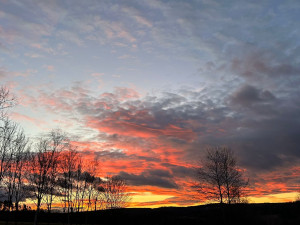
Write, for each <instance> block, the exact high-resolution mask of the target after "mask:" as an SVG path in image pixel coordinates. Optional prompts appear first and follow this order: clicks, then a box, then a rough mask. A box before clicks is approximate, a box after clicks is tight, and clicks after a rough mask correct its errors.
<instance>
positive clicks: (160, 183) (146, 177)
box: [118, 170, 177, 188]
mask: <svg viewBox="0 0 300 225" xmlns="http://www.w3.org/2000/svg"><path fill="white" fill-rule="evenodd" d="M118 175H119V176H121V177H122V178H123V179H125V180H126V181H127V182H128V183H129V184H130V185H135V186H145V185H150V186H156V187H162V188H177V185H176V183H175V182H174V181H173V180H172V179H170V178H172V175H171V174H170V173H169V172H168V171H164V170H148V171H144V172H143V173H141V174H139V175H135V174H130V173H126V172H124V171H121V172H120V173H119V174H118Z"/></svg>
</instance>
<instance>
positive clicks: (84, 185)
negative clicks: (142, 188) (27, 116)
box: [0, 118, 128, 212]
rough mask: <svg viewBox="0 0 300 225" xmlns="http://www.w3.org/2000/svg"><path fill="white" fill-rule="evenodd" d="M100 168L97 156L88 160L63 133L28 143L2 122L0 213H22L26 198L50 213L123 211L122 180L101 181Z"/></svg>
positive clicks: (19, 131) (10, 124)
mask: <svg viewBox="0 0 300 225" xmlns="http://www.w3.org/2000/svg"><path fill="white" fill-rule="evenodd" d="M98 170H99V163H98V160H97V158H94V159H92V160H89V161H88V162H87V161H86V159H85V158H84V157H83V156H82V153H81V152H80V151H78V150H77V148H76V146H74V145H72V144H71V143H70V141H69V139H68V137H67V136H66V135H65V134H64V133H63V132H62V131H60V130H53V131H51V132H49V133H47V134H46V135H43V136H41V137H39V138H38V139H37V140H35V141H30V140H29V139H28V138H26V136H25V134H24V132H23V131H22V129H20V128H19V127H18V125H17V124H16V123H14V122H12V121H10V120H9V119H7V118H4V119H1V130H0V187H1V195H2V199H4V200H5V204H2V210H9V211H12V210H16V211H17V210H20V209H22V206H20V202H23V201H25V200H26V199H28V200H32V201H33V202H34V203H35V204H36V209H37V211H39V210H40V209H41V208H42V207H43V208H44V209H46V210H47V211H48V212H50V211H51V210H52V209H53V208H61V209H62V210H63V211H64V212H75V211H76V212H79V211H90V210H99V209H105V208H121V207H124V206H125V204H126V203H127V200H128V194H127V193H126V184H125V181H124V180H122V179H121V178H120V177H105V178H101V177H99V175H98V174H97V171H98ZM23 208H24V207H23ZM26 209H28V207H27V208H26Z"/></svg>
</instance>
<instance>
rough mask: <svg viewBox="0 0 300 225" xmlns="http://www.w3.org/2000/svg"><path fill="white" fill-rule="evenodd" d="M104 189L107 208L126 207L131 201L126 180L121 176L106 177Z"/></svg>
mask: <svg viewBox="0 0 300 225" xmlns="http://www.w3.org/2000/svg"><path fill="white" fill-rule="evenodd" d="M103 191H104V192H103V197H104V201H105V204H106V208H107V209H117V208H124V207H126V206H127V205H128V202H129V201H130V195H129V193H128V192H127V185H126V182H125V180H124V179H122V178H121V177H119V176H113V177H106V180H105V181H104V184H103Z"/></svg>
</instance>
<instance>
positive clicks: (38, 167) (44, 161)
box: [28, 130, 69, 225]
mask: <svg viewBox="0 0 300 225" xmlns="http://www.w3.org/2000/svg"><path fill="white" fill-rule="evenodd" d="M68 144H69V142H68V139H67V137H66V136H65V134H63V133H62V132H61V131H60V130H54V131H51V132H50V133H49V134H47V135H46V136H44V137H41V138H40V139H39V141H38V143H37V144H36V151H35V152H34V153H32V154H31V158H30V171H31V172H30V174H29V179H28V180H29V182H30V183H31V186H32V187H33V189H34V195H35V197H36V206H37V209H36V214H35V219H34V224H35V225H36V224H37V216H38V213H39V211H40V208H41V204H42V200H43V198H44V197H45V195H46V194H48V181H49V177H51V173H52V171H53V167H54V166H55V165H56V164H57V162H58V157H59V153H60V152H61V151H63V150H64V149H65V148H66V147H67V146H68Z"/></svg>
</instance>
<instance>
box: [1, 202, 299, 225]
mask: <svg viewBox="0 0 300 225" xmlns="http://www.w3.org/2000/svg"><path fill="white" fill-rule="evenodd" d="M33 218H34V211H27V212H18V213H15V212H13V213H8V212H0V221H2V222H0V225H2V224H3V225H4V224H7V225H17V224H18V225H29V224H33V222H32V221H33ZM8 221H10V222H8ZM68 221H69V223H68ZM124 223H126V224H131V225H135V224H136V225H152V224H153V225H154V224H155V225H156V224H158V225H163V224H170V225H171V224H172V225H177V224H178V225H179V224H184V225H186V224H191V225H192V224H208V225H210V224H211V225H212V224H230V225H235V224H236V225H240V224H243V225H244V224H246V225H247V224H255V225H259V224H264V225H265V224H267V225H268V224H272V225H294V224H295V225H296V224H300V203H280V204H279V203H268V204H236V205H219V204H211V205H202V206H195V207H165V208H158V209H116V210H104V211H96V212H84V213H72V214H69V215H68V214H64V213H46V212H41V213H40V214H39V224H40V225H54V224H55V225H67V224H73V225H77V224H78V225H84V224H91V225H92V224H94V225H96V224H99V225H100V224H101V225H108V224H109V225H112V224H124Z"/></svg>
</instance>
